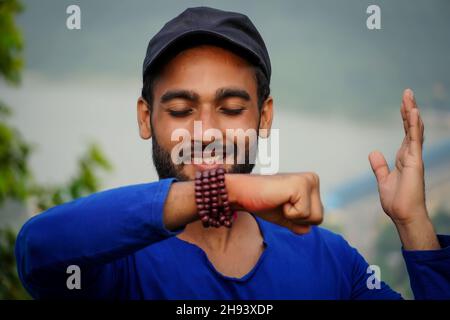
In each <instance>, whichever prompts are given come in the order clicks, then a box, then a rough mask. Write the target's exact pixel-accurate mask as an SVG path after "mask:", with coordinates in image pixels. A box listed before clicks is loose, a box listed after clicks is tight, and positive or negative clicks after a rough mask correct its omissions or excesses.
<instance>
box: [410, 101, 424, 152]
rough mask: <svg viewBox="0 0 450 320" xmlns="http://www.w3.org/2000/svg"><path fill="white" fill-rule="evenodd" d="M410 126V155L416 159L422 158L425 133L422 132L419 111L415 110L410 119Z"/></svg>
mask: <svg viewBox="0 0 450 320" xmlns="http://www.w3.org/2000/svg"><path fill="white" fill-rule="evenodd" d="M408 125H409V129H408V130H409V149H408V150H409V153H410V154H411V155H412V156H415V157H421V156H422V140H423V132H421V130H420V123H419V110H418V109H414V110H412V111H411V112H410V115H409V118H408Z"/></svg>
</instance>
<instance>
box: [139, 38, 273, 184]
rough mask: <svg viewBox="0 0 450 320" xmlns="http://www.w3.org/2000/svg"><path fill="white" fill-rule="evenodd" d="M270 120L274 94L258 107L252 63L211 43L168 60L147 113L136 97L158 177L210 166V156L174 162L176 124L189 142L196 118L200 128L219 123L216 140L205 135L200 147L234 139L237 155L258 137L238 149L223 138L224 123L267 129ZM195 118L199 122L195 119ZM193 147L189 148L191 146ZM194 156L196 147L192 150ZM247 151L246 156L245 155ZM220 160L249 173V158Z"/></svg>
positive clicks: (184, 175) (185, 175)
mask: <svg viewBox="0 0 450 320" xmlns="http://www.w3.org/2000/svg"><path fill="white" fill-rule="evenodd" d="M271 120H272V100H271V98H269V99H267V100H266V102H265V103H264V105H263V108H262V110H261V111H260V110H259V109H258V98H257V83H256V78H255V71H254V69H253V67H252V66H251V65H250V64H249V63H248V62H247V61H246V60H244V59H242V58H241V57H239V56H237V55H235V54H233V53H232V52H230V51H227V50H225V49H222V48H219V47H215V46H208V45H204V46H197V47H194V48H191V49H188V50H184V51H182V52H180V53H179V54H178V55H177V56H175V58H173V59H172V60H171V61H170V62H169V63H167V64H166V65H165V66H164V68H163V69H162V71H161V73H160V76H159V77H158V79H157V80H156V82H155V84H154V89H153V105H152V111H151V113H150V112H149V111H148V109H147V106H146V105H145V103H144V101H143V100H142V99H139V101H138V122H139V127H140V135H141V137H142V138H144V139H148V138H150V137H153V142H152V146H153V162H154V164H155V166H156V169H157V171H158V175H159V177H160V178H161V179H162V178H166V177H176V178H178V179H180V180H190V179H193V178H194V176H195V172H196V171H198V170H204V169H207V168H211V167H214V164H210V162H209V161H208V160H210V159H203V162H202V163H200V164H196V163H194V160H193V158H192V161H191V163H190V164H174V163H173V161H172V158H171V152H172V149H173V148H174V147H175V146H176V145H177V144H179V140H174V139H172V133H173V132H174V130H176V129H184V130H186V131H187V132H189V134H190V137H191V139H190V142H191V143H192V146H193V145H194V141H199V139H196V138H195V135H194V121H201V126H202V131H203V132H205V131H206V130H208V129H211V128H214V129H218V130H219V131H220V132H221V134H222V139H221V140H220V141H217V140H214V139H211V140H209V139H206V140H203V147H204V146H206V145H207V144H208V143H210V142H212V141H215V143H217V145H223V146H224V147H225V146H226V147H230V145H231V144H234V146H235V148H234V150H235V153H236V152H237V155H236V156H235V161H236V160H237V158H239V157H242V156H243V154H239V153H242V152H246V153H247V154H248V152H249V148H256V144H257V141H253V143H252V142H250V140H249V139H246V148H245V149H246V150H245V151H244V150H241V149H238V150H236V149H237V141H236V140H237V139H236V138H233V137H231V138H228V139H227V134H226V133H227V132H226V130H227V129H233V130H235V129H243V130H244V131H245V130H248V129H253V130H255V132H256V133H258V129H259V128H264V129H269V128H270V124H271ZM197 124H198V122H197ZM192 150H193V149H192ZM192 157H194V152H192ZM247 157H248V156H247ZM246 162H247V163H246V164H237V163H234V164H224V167H225V169H226V170H227V171H228V172H242V173H249V172H251V170H252V168H253V164H248V161H246Z"/></svg>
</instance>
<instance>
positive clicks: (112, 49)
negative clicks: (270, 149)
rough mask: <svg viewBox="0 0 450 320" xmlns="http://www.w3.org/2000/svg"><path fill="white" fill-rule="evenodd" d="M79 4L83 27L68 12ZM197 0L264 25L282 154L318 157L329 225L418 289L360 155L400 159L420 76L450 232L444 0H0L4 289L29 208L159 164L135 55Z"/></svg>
mask: <svg viewBox="0 0 450 320" xmlns="http://www.w3.org/2000/svg"><path fill="white" fill-rule="evenodd" d="M72 4H77V5H79V6H80V9H81V30H69V29H67V27H66V19H67V17H68V14H67V13H66V8H67V7H68V6H69V5H72ZM370 4H377V5H379V6H380V8H381V26H382V29H381V30H368V29H367V27H366V19H367V17H368V15H367V14H366V9H367V7H368V6H369V5H370ZM199 5H208V6H212V7H216V8H220V9H225V10H231V11H239V12H242V13H245V14H247V15H248V16H249V17H250V19H251V20H252V21H253V22H254V24H255V25H256V26H257V28H258V29H259V31H260V33H261V35H262V36H263V38H264V39H265V42H266V45H267V47H268V50H269V53H270V56H271V61H272V69H273V76H272V83H271V87H272V95H273V97H274V101H275V120H274V128H278V129H279V130H280V140H281V143H280V170H281V171H316V172H318V173H319V175H320V177H321V189H322V194H323V199H324V204H325V209H326V217H325V226H326V227H328V228H331V229H332V230H334V231H337V232H340V233H342V234H343V235H344V236H345V237H346V238H347V239H348V240H349V242H350V243H351V244H352V245H353V246H355V247H356V248H357V249H358V250H359V251H360V252H361V253H362V254H363V255H364V256H365V257H366V258H367V259H368V260H369V262H370V263H371V264H378V265H380V267H381V277H382V280H384V281H386V282H388V283H389V284H390V285H392V286H393V287H394V289H396V290H398V291H400V292H401V293H402V294H403V295H404V296H405V297H407V298H412V295H411V292H410V290H409V286H408V278H407V274H406V270H405V267H404V264H403V260H402V258H401V255H400V242H399V240H398V238H397V235H396V234H395V230H394V228H393V226H392V225H391V224H390V222H389V221H388V219H387V217H386V216H385V215H384V214H383V212H382V210H381V208H380V205H379V202H378V198H377V193H376V184H375V180H374V178H373V177H372V173H371V171H370V167H369V164H368V161H367V155H368V153H369V152H370V151H372V150H373V149H380V150H381V151H383V152H384V153H385V155H386V157H387V158H388V159H389V160H390V161H392V160H393V158H394V156H395V152H396V149H397V148H398V146H399V144H400V142H401V139H402V134H403V132H402V127H401V121H400V115H399V106H400V99H401V93H402V91H403V89H405V88H407V87H411V88H412V89H413V90H414V91H415V94H416V97H417V100H418V102H419V104H420V106H421V109H422V111H421V115H422V116H423V117H424V120H425V126H426V144H425V148H424V152H425V161H426V166H427V167H426V175H427V176H426V179H427V201H428V207H429V211H430V214H431V216H432V217H433V219H434V220H435V225H436V227H437V229H438V231H439V232H441V233H447V234H448V233H449V230H450V222H449V221H450V197H449V196H448V195H449V194H450V32H449V30H450V19H449V17H450V2H449V1H446V0H432V1H425V0H422V1H421V0H414V1H413V0H397V1H364V0H340V1H332V0H328V1H325V0H314V1H313V0H307V1H302V0H295V1H294V0H283V1H257V0H252V1H245V2H244V1H234V0H230V1H223V0H222V1H173V0H165V1H160V0H157V1H147V0H133V1H126V2H125V1H119V0H109V1H107V0H96V1H88V0H83V1H80V0H79V1H65V0H40V1H32V0H28V1H25V0H22V1H20V2H19V1H17V0H0V74H1V80H0V90H1V91H0V92H1V93H0V103H1V107H0V117H1V118H0V205H1V208H0V229H1V230H2V231H1V233H0V299H19V298H27V295H26V294H25V292H24V290H23V289H22V287H21V286H20V283H19V281H18V279H17V274H16V271H15V263H14V256H13V251H12V249H13V244H14V241H15V234H16V233H17V230H18V229H19V228H20V226H21V225H22V224H23V222H24V221H25V220H26V219H28V218H29V217H30V216H31V215H33V214H37V213H39V212H41V211H42V210H45V209H46V208H48V207H51V206H53V205H56V204H58V203H61V202H65V201H68V200H70V199H73V198H77V197H79V196H80V195H84V194H89V193H92V192H95V191H97V190H102V189H106V188H112V187H117V186H120V185H126V184H134V183H140V182H147V181H152V180H155V179H157V175H156V172H155V170H154V168H153V166H152V164H151V152H150V150H151V149H150V148H151V145H150V143H149V142H148V141H143V140H140V138H139V136H138V132H137V124H136V114H135V103H136V99H137V97H138V96H139V92H140V88H141V74H140V72H141V66H142V61H143V58H144V54H145V49H146V46H147V43H148V40H149V39H150V38H151V37H152V36H153V35H154V34H155V33H156V32H157V31H158V30H159V29H160V28H161V27H162V25H163V24H164V23H165V22H167V21H168V20H169V19H171V18H172V17H174V16H175V15H177V14H179V13H181V12H182V11H183V10H184V9H186V8H187V7H191V6H199ZM112 167H114V170H112ZM256 172H258V170H256Z"/></svg>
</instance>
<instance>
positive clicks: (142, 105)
mask: <svg viewBox="0 0 450 320" xmlns="http://www.w3.org/2000/svg"><path fill="white" fill-rule="evenodd" d="M150 117H151V112H150V110H149V107H148V105H147V102H145V100H144V98H142V97H139V99H138V101H137V120H138V125H139V135H140V136H141V138H142V139H145V140H147V139H150V138H151V137H152V128H151V121H150Z"/></svg>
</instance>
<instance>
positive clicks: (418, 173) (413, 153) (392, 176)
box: [369, 89, 426, 224]
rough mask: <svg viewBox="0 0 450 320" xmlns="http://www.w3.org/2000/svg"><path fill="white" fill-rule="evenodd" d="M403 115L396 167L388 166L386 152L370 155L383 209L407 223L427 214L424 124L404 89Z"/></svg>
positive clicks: (401, 221) (408, 91)
mask: <svg viewBox="0 0 450 320" xmlns="http://www.w3.org/2000/svg"><path fill="white" fill-rule="evenodd" d="M400 111H401V115H402V120H403V127H404V131H405V137H404V139H403V142H402V145H401V146H400V149H399V150H398V151H397V156H396V160H395V168H393V169H392V170H390V169H389V167H388V165H387V162H386V159H385V158H384V156H383V154H382V153H381V152H378V151H374V152H372V153H370V155H369V161H370V164H371V166H372V170H373V171H374V173H375V176H376V178H377V182H378V191H379V194H380V201H381V206H382V207H383V210H384V211H385V212H386V214H387V215H389V216H390V217H391V219H392V220H393V221H394V222H395V223H400V224H407V223H408V222H410V221H412V220H414V219H415V218H416V217H418V216H422V215H423V214H424V213H425V214H426V205H425V187H424V165H423V160H422V145H423V133H424V126H423V122H422V119H421V117H420V114H419V109H418V107H417V105H416V101H415V99H414V95H413V92H412V91H411V90H410V89H407V90H405V91H404V93H403V99H402V106H401V110H400Z"/></svg>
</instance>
